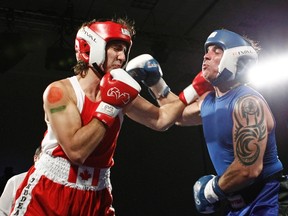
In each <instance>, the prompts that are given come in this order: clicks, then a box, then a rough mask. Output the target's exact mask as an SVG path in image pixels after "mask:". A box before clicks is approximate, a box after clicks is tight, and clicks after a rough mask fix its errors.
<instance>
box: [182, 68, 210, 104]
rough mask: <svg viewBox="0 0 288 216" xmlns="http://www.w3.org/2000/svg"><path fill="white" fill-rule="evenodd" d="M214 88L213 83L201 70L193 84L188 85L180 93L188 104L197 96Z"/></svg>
mask: <svg viewBox="0 0 288 216" xmlns="http://www.w3.org/2000/svg"><path fill="white" fill-rule="evenodd" d="M212 90H214V88H213V86H212V85H211V83H209V82H208V81H207V80H206V79H205V78H204V77H203V74H202V71H200V72H199V73H198V74H197V76H196V77H195V78H194V80H193V81H192V84H191V85H189V86H188V87H186V88H185V89H184V90H183V91H182V92H181V93H180V94H179V99H180V100H181V101H182V102H183V103H184V104H186V105H188V104H190V103H192V102H194V101H195V100H196V99H197V98H199V97H200V96H201V95H203V94H204V93H205V92H208V91H212Z"/></svg>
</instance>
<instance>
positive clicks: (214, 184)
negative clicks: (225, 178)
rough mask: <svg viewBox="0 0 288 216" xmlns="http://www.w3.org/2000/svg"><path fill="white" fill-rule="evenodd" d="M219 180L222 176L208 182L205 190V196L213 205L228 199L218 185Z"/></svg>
mask: <svg viewBox="0 0 288 216" xmlns="http://www.w3.org/2000/svg"><path fill="white" fill-rule="evenodd" d="M219 178H220V176H214V177H213V178H212V179H211V180H209V181H208V182H207V185H206V187H205V189H204V196H205V198H206V199H207V200H208V202H209V203H211V204H213V203H215V202H218V201H220V200H223V199H224V198H225V197H226V196H225V194H224V192H223V191H222V190H221V188H220V187H219V185H218V180H219Z"/></svg>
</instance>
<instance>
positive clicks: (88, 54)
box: [75, 21, 132, 68]
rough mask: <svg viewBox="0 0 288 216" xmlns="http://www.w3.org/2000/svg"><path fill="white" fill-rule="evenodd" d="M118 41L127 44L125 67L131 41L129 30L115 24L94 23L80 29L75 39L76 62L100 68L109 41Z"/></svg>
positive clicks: (109, 22)
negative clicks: (80, 61) (95, 65)
mask: <svg viewBox="0 0 288 216" xmlns="http://www.w3.org/2000/svg"><path fill="white" fill-rule="evenodd" d="M112 40H119V41H124V42H125V43H127V51H126V61H125V62H124V64H123V66H122V68H124V67H125V66H126V63H127V61H128V59H129V52H130V48H131V46H132V40H131V35H130V32H129V30H128V29H127V28H126V27H125V26H123V25H121V24H119V23H116V22H112V21H105V22H94V23H92V24H91V25H89V26H84V27H81V28H80V29H79V31H78V33H77V36H76V39H75V51H76V59H77V61H79V60H82V61H84V62H86V63H88V64H89V65H91V66H93V64H95V63H96V64H97V66H98V67H100V68H101V66H102V65H103V63H104V61H105V54H106V45H107V43H108V42H109V41H112Z"/></svg>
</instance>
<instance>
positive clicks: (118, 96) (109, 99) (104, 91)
mask: <svg viewBox="0 0 288 216" xmlns="http://www.w3.org/2000/svg"><path fill="white" fill-rule="evenodd" d="M140 90H141V87H140V85H139V84H138V83H137V82H136V81H135V80H134V79H133V78H132V77H131V76H130V75H129V74H128V73H127V72H126V71H124V70H123V69H115V70H112V71H111V72H110V73H106V74H105V75H104V76H103V78H102V79H101V82H100V92H101V101H100V103H99V105H98V107H97V108H96V110H95V112H94V114H93V116H94V117H95V118H97V119H99V120H100V121H102V122H103V123H104V124H106V125H107V126H108V127H110V126H111V125H112V124H113V122H114V120H115V117H116V116H117V115H118V113H119V112H120V110H121V109H122V108H123V107H125V106H126V105H127V104H129V103H130V102H131V101H133V100H134V99H135V98H136V97H137V95H138V94H139V92H140Z"/></svg>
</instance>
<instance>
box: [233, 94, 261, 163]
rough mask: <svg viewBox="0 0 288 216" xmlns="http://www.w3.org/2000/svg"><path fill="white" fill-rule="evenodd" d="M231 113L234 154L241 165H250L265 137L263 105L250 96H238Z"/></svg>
mask: <svg viewBox="0 0 288 216" xmlns="http://www.w3.org/2000/svg"><path fill="white" fill-rule="evenodd" d="M233 115H234V130H235V131H234V142H235V144H236V155H237V156H238V159H239V160H240V162H241V163H242V164H243V165H245V166H249V165H252V164H254V163H255V162H256V161H257V159H258V157H259V154H260V148H261V141H262V140H263V139H265V138H266V128H267V127H266V124H265V121H264V109H263V105H262V104H261V103H259V102H257V100H255V99H254V98H252V97H244V98H240V99H239V100H238V101H237V103H236V105H235V109H234V114H233Z"/></svg>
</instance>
